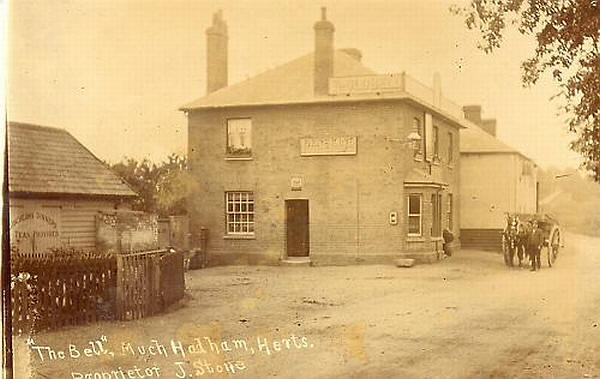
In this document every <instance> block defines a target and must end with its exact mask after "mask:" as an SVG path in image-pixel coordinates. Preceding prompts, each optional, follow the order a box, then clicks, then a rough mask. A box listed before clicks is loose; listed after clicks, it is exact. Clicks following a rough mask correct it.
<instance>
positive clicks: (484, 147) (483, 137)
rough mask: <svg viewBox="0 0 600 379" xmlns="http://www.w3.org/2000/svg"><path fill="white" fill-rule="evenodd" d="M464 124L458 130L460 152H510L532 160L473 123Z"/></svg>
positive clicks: (466, 122)
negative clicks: (464, 126)
mask: <svg viewBox="0 0 600 379" xmlns="http://www.w3.org/2000/svg"><path fill="white" fill-rule="evenodd" d="M464 125H466V126H467V128H465V129H462V130H461V131H460V152H461V153H497V154H501V153H512V154H519V155H521V156H522V157H523V158H525V159H528V160H532V159H531V158H529V157H527V156H526V155H525V154H523V153H521V152H520V151H519V150H517V149H515V148H513V147H510V146H509V145H507V144H505V143H504V142H502V141H500V140H499V139H498V138H496V137H494V136H492V135H491V134H489V133H487V132H486V131H484V130H483V129H481V128H480V127H479V126H477V125H475V124H474V123H472V122H468V121H465V123H464Z"/></svg>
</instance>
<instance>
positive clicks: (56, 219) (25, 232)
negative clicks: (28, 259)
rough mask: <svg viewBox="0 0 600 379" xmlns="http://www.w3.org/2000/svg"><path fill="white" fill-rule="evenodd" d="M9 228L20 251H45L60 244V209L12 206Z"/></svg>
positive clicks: (11, 241)
mask: <svg viewBox="0 0 600 379" xmlns="http://www.w3.org/2000/svg"><path fill="white" fill-rule="evenodd" d="M9 229H10V243H11V245H14V246H16V247H17V249H18V251H19V253H45V252H47V251H48V250H50V249H52V248H55V247H59V246H60V209H59V208H58V207H39V208H30V207H10V226H9Z"/></svg>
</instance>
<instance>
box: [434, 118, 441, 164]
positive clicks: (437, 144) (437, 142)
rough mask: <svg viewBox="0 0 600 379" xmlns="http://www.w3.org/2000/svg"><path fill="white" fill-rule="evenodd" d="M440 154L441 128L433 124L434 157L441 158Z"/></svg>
mask: <svg viewBox="0 0 600 379" xmlns="http://www.w3.org/2000/svg"><path fill="white" fill-rule="evenodd" d="M439 155H440V129H439V128H438V127H437V125H434V126H433V158H434V159H435V158H438V159H439Z"/></svg>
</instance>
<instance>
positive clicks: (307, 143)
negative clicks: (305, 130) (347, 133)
mask: <svg viewBox="0 0 600 379" xmlns="http://www.w3.org/2000/svg"><path fill="white" fill-rule="evenodd" d="M300 155H302V156H310V155H356V137H323V138H301V139H300Z"/></svg>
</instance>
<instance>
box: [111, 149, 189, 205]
mask: <svg viewBox="0 0 600 379" xmlns="http://www.w3.org/2000/svg"><path fill="white" fill-rule="evenodd" d="M110 167H111V169H112V170H113V171H115V172H116V173H117V174H118V175H119V176H121V177H122V178H123V180H125V181H126V182H127V183H128V184H129V185H130V186H131V187H132V188H133V190H134V191H136V192H137V193H138V194H139V198H138V199H136V200H135V202H134V204H133V209H134V210H139V211H144V212H149V213H157V214H158V215H160V216H168V215H181V214H185V213H187V212H186V206H185V201H186V198H187V197H188V195H189V194H190V193H191V192H193V191H194V189H195V183H196V182H195V180H194V179H193V178H192V177H191V175H190V173H189V172H188V167H187V158H186V157H182V156H179V155H177V154H171V155H169V156H168V157H167V160H166V161H164V162H162V163H161V164H159V165H157V164H155V163H152V162H151V161H149V160H148V159H143V160H142V161H137V160H136V159H134V158H124V159H123V161H121V162H119V163H116V164H113V165H110Z"/></svg>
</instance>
